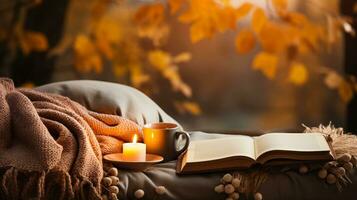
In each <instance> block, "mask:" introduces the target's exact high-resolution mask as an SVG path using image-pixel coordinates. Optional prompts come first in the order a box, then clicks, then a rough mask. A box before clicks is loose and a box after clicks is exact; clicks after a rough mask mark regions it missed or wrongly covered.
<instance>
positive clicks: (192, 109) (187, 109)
mask: <svg viewBox="0 0 357 200" xmlns="http://www.w3.org/2000/svg"><path fill="white" fill-rule="evenodd" d="M175 107H176V109H177V110H178V111H179V112H180V113H182V114H185V113H190V114H192V115H195V116H198V115H201V114H202V110H201V107H200V105H199V104H197V103H196V102H193V101H177V102H175Z"/></svg>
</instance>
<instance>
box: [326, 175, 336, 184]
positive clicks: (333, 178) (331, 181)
mask: <svg viewBox="0 0 357 200" xmlns="http://www.w3.org/2000/svg"><path fill="white" fill-rule="evenodd" d="M326 181H327V183H328V184H334V183H336V181H337V179H336V176H335V175H334V174H328V175H327V177H326Z"/></svg>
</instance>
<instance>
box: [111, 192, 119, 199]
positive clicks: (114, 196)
mask: <svg viewBox="0 0 357 200" xmlns="http://www.w3.org/2000/svg"><path fill="white" fill-rule="evenodd" d="M109 198H110V200H118V196H117V194H115V193H110V194H109Z"/></svg>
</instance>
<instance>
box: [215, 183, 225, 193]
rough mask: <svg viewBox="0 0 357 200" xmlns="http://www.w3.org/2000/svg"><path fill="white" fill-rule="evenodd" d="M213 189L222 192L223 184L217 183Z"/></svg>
mask: <svg viewBox="0 0 357 200" xmlns="http://www.w3.org/2000/svg"><path fill="white" fill-rule="evenodd" d="M214 191H215V192H217V193H222V192H224V185H223V184H219V185H217V186H216V187H214Z"/></svg>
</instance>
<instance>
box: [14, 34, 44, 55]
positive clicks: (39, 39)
mask: <svg viewBox="0 0 357 200" xmlns="http://www.w3.org/2000/svg"><path fill="white" fill-rule="evenodd" d="M20 47H21V49H22V51H23V53H24V54H28V53H30V52H31V51H46V50H47V49H48V41H47V38H46V36H45V35H44V34H43V33H40V32H34V31H26V32H24V33H23V35H22V36H21V38H20Z"/></svg>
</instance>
